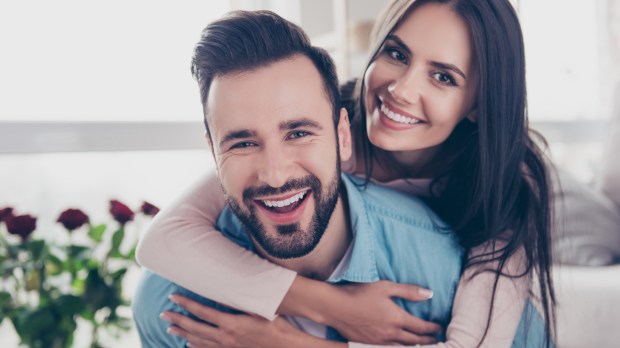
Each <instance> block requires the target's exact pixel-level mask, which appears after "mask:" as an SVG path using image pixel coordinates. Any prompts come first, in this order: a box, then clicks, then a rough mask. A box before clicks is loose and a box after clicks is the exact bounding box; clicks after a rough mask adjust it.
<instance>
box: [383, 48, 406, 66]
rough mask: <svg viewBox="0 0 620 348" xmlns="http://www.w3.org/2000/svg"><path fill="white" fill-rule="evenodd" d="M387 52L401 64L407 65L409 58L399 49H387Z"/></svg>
mask: <svg viewBox="0 0 620 348" xmlns="http://www.w3.org/2000/svg"><path fill="white" fill-rule="evenodd" d="M385 52H386V53H387V54H388V55H389V56H390V58H392V59H394V60H397V61H399V62H401V63H407V57H406V56H405V55H404V54H403V53H402V52H401V51H400V50H398V49H397V48H394V47H386V48H385Z"/></svg>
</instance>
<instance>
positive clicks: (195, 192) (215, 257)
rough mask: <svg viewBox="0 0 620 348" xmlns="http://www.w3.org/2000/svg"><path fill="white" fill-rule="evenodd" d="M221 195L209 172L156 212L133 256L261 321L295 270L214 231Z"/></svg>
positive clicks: (271, 311)
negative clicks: (260, 317) (173, 201)
mask: <svg viewBox="0 0 620 348" xmlns="http://www.w3.org/2000/svg"><path fill="white" fill-rule="evenodd" d="M224 205H225V199H224V194H223V192H222V189H221V186H220V181H219V179H218V177H217V175H216V174H215V173H213V174H210V175H208V176H206V177H205V178H204V179H203V180H201V181H200V182H199V183H198V184H197V185H196V186H194V187H192V188H191V189H190V190H189V191H188V192H187V193H186V194H185V195H183V196H182V197H181V198H180V200H178V201H177V202H176V203H174V204H172V205H171V206H170V207H167V208H166V209H164V210H162V211H161V212H160V213H159V214H158V215H157V216H156V217H155V219H154V220H153V222H152V223H151V225H150V226H149V228H148V230H147V231H146V234H145V235H143V236H142V238H141V240H140V244H139V245H138V249H137V253H136V258H137V260H138V262H139V263H140V264H141V265H143V266H144V267H146V268H149V269H151V270H153V271H154V272H155V273H157V274H159V275H161V276H163V277H165V278H167V279H169V280H171V281H173V282H175V283H177V284H179V285H182V286H184V287H186V288H187V289H189V290H191V291H193V292H195V293H197V294H200V295H202V296H205V297H208V298H210V299H212V300H214V301H217V302H219V303H222V304H224V305H227V306H230V307H234V308H237V309H240V310H243V311H246V312H249V313H254V314H257V315H260V316H262V317H264V318H267V319H273V318H274V317H275V315H276V314H275V313H276V309H277V308H278V306H279V305H280V303H281V302H282V299H283V298H284V295H285V294H286V293H287V291H288V290H289V288H290V286H291V284H292V282H293V279H294V278H295V275H296V273H295V272H294V271H291V270H288V269H286V268H282V267H279V266H277V265H274V264H272V263H270V262H268V261H266V260H265V259H263V258H261V257H259V256H257V255H256V254H254V253H252V252H249V251H247V250H245V249H243V248H241V247H240V246H238V245H237V244H235V243H234V242H232V241H230V240H229V239H228V238H226V237H224V236H223V235H222V234H221V233H220V232H219V231H217V230H216V229H215V227H214V226H215V223H216V221H217V217H218V216H219V214H220V212H221V211H222V209H223V208H224Z"/></svg>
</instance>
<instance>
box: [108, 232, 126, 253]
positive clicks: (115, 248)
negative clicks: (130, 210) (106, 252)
mask: <svg viewBox="0 0 620 348" xmlns="http://www.w3.org/2000/svg"><path fill="white" fill-rule="evenodd" d="M124 238H125V230H124V229H122V228H119V229H118V230H116V232H114V234H113V235H112V246H111V249H110V254H114V255H117V254H119V248H120V246H121V243H122V242H123V239H124Z"/></svg>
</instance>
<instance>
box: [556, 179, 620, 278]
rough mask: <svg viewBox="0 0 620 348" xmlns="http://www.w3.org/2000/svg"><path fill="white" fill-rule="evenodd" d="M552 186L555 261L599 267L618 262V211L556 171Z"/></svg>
mask: <svg viewBox="0 0 620 348" xmlns="http://www.w3.org/2000/svg"><path fill="white" fill-rule="evenodd" d="M619 173H620V172H619ZM558 177H559V181H560V183H561V186H562V191H563V194H559V193H560V192H559V187H558V185H557V183H554V193H555V198H554V201H555V206H554V207H555V216H556V219H555V220H556V221H555V225H554V229H553V232H552V233H553V237H552V238H553V242H552V244H553V248H554V257H555V262H559V263H564V264H570V265H580V266H602V265H609V264H612V263H614V262H615V261H618V260H620V210H619V209H618V208H617V207H616V206H615V204H614V203H613V202H612V201H611V200H610V199H609V198H608V197H607V196H605V195H604V194H602V193H600V192H598V191H595V190H593V189H592V188H590V187H589V186H586V185H585V184H583V183H581V182H579V181H577V180H576V179H575V178H573V177H572V176H570V175H569V174H568V173H566V172H563V171H561V170H559V171H558Z"/></svg>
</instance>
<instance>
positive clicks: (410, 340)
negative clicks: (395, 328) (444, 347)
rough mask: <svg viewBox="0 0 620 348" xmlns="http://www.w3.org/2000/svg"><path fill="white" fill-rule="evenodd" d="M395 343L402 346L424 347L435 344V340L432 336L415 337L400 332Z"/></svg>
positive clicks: (405, 332) (414, 335)
mask: <svg viewBox="0 0 620 348" xmlns="http://www.w3.org/2000/svg"><path fill="white" fill-rule="evenodd" d="M396 343H398V344H402V345H404V346H411V345H417V344H420V345H426V344H434V343H437V339H436V338H435V337H433V336H423V335H416V334H413V333H411V332H408V331H405V330H402V331H401V332H400V333H399V334H398V336H397V338H396Z"/></svg>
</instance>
